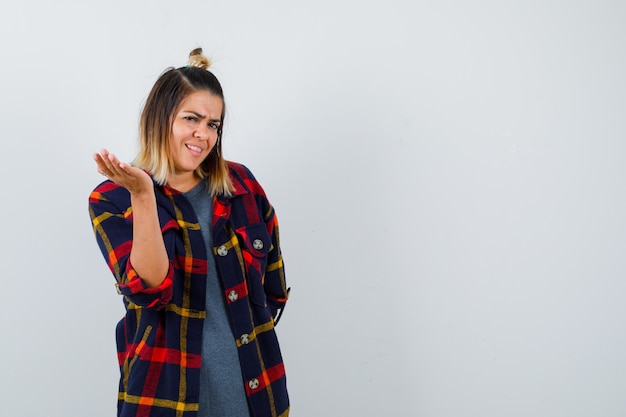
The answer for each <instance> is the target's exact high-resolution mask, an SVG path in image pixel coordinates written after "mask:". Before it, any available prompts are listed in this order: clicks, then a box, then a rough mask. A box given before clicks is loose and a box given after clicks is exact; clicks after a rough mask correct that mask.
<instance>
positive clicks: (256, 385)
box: [248, 378, 259, 389]
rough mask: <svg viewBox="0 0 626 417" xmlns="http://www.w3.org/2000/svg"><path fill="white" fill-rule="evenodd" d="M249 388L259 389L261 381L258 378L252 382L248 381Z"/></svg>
mask: <svg viewBox="0 0 626 417" xmlns="http://www.w3.org/2000/svg"><path fill="white" fill-rule="evenodd" d="M248 386H249V387H250V389H257V388H258V387H259V380H258V379H256V378H252V379H251V380H250V381H248Z"/></svg>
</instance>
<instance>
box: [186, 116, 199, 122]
mask: <svg viewBox="0 0 626 417" xmlns="http://www.w3.org/2000/svg"><path fill="white" fill-rule="evenodd" d="M183 119H185V120H187V121H190V122H195V121H197V120H198V119H197V118H196V117H194V116H185V117H183Z"/></svg>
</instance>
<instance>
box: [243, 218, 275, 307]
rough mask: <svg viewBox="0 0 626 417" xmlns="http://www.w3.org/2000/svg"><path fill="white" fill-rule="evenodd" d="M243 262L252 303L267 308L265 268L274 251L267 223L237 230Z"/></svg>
mask: <svg viewBox="0 0 626 417" xmlns="http://www.w3.org/2000/svg"><path fill="white" fill-rule="evenodd" d="M236 233H237V235H238V238H239V241H240V245H241V252H242V255H243V260H244V263H245V270H246V280H247V282H248V288H249V292H250V301H251V302H253V303H254V304H257V305H260V306H265V305H266V299H265V291H264V289H263V283H264V280H265V268H266V267H267V254H268V253H269V252H270V250H271V249H272V240H271V238H270V235H269V233H268V232H267V227H266V225H265V223H258V224H253V225H248V226H244V227H240V228H238V229H236Z"/></svg>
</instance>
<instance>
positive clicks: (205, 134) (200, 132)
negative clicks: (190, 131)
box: [193, 126, 209, 140]
mask: <svg viewBox="0 0 626 417" xmlns="http://www.w3.org/2000/svg"><path fill="white" fill-rule="evenodd" d="M193 136H194V137H195V138H197V139H200V140H208V139H209V127H208V126H199V127H198V128H197V129H196V131H195V132H194V135H193Z"/></svg>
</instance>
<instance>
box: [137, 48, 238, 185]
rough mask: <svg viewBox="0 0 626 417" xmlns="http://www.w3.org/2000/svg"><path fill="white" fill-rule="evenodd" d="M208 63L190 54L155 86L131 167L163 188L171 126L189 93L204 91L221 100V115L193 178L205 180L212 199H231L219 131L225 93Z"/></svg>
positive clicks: (169, 163) (170, 163)
mask: <svg viewBox="0 0 626 417" xmlns="http://www.w3.org/2000/svg"><path fill="white" fill-rule="evenodd" d="M210 66H211V61H210V60H209V59H208V58H207V57H205V56H204V55H203V54H202V48H196V49H194V50H192V51H191V53H190V54H189V62H188V65H187V66H185V67H180V68H168V69H167V70H165V72H163V73H162V74H161V76H160V77H159V79H158V80H157V81H156V82H155V83H154V86H153V87H152V90H151V91H150V94H149V95H148V98H147V99H146V104H145V105H144V108H143V111H142V112H141V118H140V120H139V152H138V153H137V156H136V157H135V159H134V161H133V165H134V166H137V167H139V168H142V169H145V170H147V171H148V172H150V174H151V175H152V177H153V178H154V180H155V181H156V182H157V183H158V184H160V185H163V184H165V183H166V181H167V178H168V176H169V175H171V174H173V173H174V165H173V161H172V158H171V156H170V147H169V143H170V139H171V136H172V122H173V120H174V115H175V114H176V112H177V111H178V108H179V106H180V104H181V102H182V101H183V100H184V99H185V98H186V97H187V96H188V95H190V94H191V93H195V92H197V91H207V92H209V93H211V94H212V95H214V96H217V97H219V98H221V99H222V104H223V107H222V115H221V120H222V123H220V125H219V128H218V130H217V142H216V143H215V146H213V149H212V150H211V152H210V153H209V155H208V156H207V157H206V159H205V160H204V161H202V163H201V164H200V166H199V167H198V168H197V169H196V175H198V176H199V177H200V178H206V179H207V182H208V188H209V192H210V193H211V194H212V195H225V196H230V195H232V192H233V190H234V187H233V184H232V181H231V179H230V175H229V170H228V164H227V163H226V160H225V159H224V157H223V156H222V127H223V125H224V116H225V113H226V103H225V102H224V92H223V91H222V86H221V84H220V82H219V81H218V79H217V78H216V77H215V75H213V73H212V72H210V71H209V70H208V69H209V67H210Z"/></svg>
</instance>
